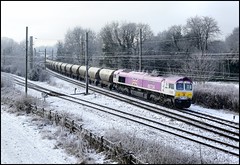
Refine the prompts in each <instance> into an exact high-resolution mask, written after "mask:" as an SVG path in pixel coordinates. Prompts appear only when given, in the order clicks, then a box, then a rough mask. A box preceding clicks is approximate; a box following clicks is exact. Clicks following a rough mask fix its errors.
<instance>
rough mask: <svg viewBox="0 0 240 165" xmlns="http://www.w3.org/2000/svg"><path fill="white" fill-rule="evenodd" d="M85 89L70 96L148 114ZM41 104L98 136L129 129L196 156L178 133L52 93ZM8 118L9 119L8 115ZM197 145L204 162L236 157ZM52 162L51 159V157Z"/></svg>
mask: <svg viewBox="0 0 240 165" xmlns="http://www.w3.org/2000/svg"><path fill="white" fill-rule="evenodd" d="M34 83H36V84H38V85H40V86H43V87H48V88H49V89H53V90H56V89H57V90H58V91H59V92H63V93H66V94H73V93H74V89H75V88H77V93H84V92H85V89H83V88H79V87H77V86H75V85H72V84H69V83H67V82H64V81H62V80H59V79H57V78H52V80H51V81H50V82H49V83H46V82H34ZM14 88H15V89H16V90H20V91H22V92H24V91H25V88H24V87H21V86H19V85H15V86H14ZM89 93H90V94H89V95H87V96H84V95H81V94H79V95H74V96H75V97H79V98H84V99H86V100H90V101H94V102H98V103H101V104H102V105H107V106H113V107H115V108H116V107H118V108H119V109H124V110H128V111H129V112H132V113H134V112H136V113H143V114H144V113H145V114H146V115H149V112H146V111H145V110H143V109H139V108H136V107H134V106H131V105H127V104H126V103H123V102H119V101H116V100H114V99H111V98H108V97H106V96H103V95H100V94H97V93H93V92H92V91H89ZM28 95H31V96H33V97H36V98H38V99H40V100H43V98H42V95H41V93H40V92H37V91H34V90H32V89H28ZM44 107H45V108H47V109H52V110H54V111H58V112H62V113H63V112H64V113H68V115H71V116H74V117H76V118H78V119H80V120H81V121H82V123H83V124H84V125H83V127H84V128H86V129H88V130H91V131H93V132H94V133H96V134H98V135H100V136H101V135H103V136H107V135H106V134H108V133H109V132H111V130H116V131H118V132H119V133H120V132H123V133H124V132H125V133H129V134H134V135H135V136H138V137H139V138H144V139H149V140H154V141H157V142H159V143H164V145H170V146H174V147H175V148H177V149H179V150H181V151H183V152H185V153H187V154H190V155H193V156H196V155H198V154H199V145H198V146H196V144H194V143H192V142H189V141H186V140H183V139H180V138H178V137H174V136H172V135H169V134H166V133H164V132H157V131H155V130H149V128H146V127H144V126H141V125H138V124H135V123H133V122H130V121H127V120H124V119H120V118H118V117H115V116H111V115H109V114H106V113H103V112H98V111H96V110H93V109H89V108H87V107H85V106H80V105H77V104H75V103H69V102H67V101H63V100H61V99H58V98H55V97H48V98H46V103H45V104H44ZM191 108H192V109H194V110H196V109H197V110H200V111H204V112H206V113H209V114H213V115H215V116H219V117H222V118H224V119H228V120H235V121H238V120H239V115H238V114H236V113H234V112H229V111H225V110H213V109H206V108H202V107H200V106H196V105H192V106H191V107H190V109H191ZM3 115H5V116H6V115H9V114H6V113H5V112H4V113H1V116H2V117H3ZM233 115H235V119H233V118H232V116H233ZM12 118H13V116H12ZM15 118H16V119H15V120H17V119H18V118H19V117H15ZM20 118H23V117H20ZM8 119H10V117H9V118H8ZM158 120H166V119H165V118H164V117H160V118H159V117H158ZM25 122H26V121H25ZM6 123H7V121H6ZM9 123H11V122H10V121H9ZM19 123H23V122H21V121H19ZM20 126H21V125H20ZM2 127H3V124H2ZM4 127H5V126H4ZM16 129H18V128H16ZM19 129H22V128H19ZM22 132H23V130H22ZM2 134H3V132H2ZM5 134H7V133H5ZM35 134H36V133H35ZM6 136H11V135H10V134H7V135H6ZM20 140H21V139H20ZM36 141H37V140H36ZM2 142H3V141H2ZM38 142H39V143H42V142H44V141H42V140H40V139H39V141H38ZM3 145H5V144H3V143H2V146H3ZM43 145H44V144H43ZM42 148H43V147H42ZM50 148H51V147H50ZM200 148H201V152H202V155H201V156H202V158H204V160H206V162H213V163H238V162H239V158H237V157H236V156H231V155H227V154H225V153H221V152H217V153H216V151H212V150H211V149H209V148H208V147H204V146H202V147H200ZM2 149H3V148H2V147H1V153H3V152H4V150H7V149H6V148H5V149H4V150H2ZM22 152H23V149H22ZM42 152H43V153H44V151H42ZM51 155H53V156H54V155H58V156H59V155H60V157H62V158H63V160H62V159H59V161H58V162H57V163H66V161H67V162H68V163H72V162H74V161H75V160H74V159H67V160H66V161H65V162H64V156H63V155H61V154H58V153H55V154H54V153H53V154H51ZM2 156H5V157H7V155H6V154H2ZM65 156H66V155H65ZM42 157H44V155H42ZM36 158H37V157H36ZM216 158H217V160H215V159H216ZM46 159H47V158H46ZM2 160H4V159H3V158H2ZM5 160H6V159H5ZM40 160H41V159H36V160H34V162H35V163H41V162H40ZM52 160H55V159H52ZM15 161H17V162H18V161H19V160H15ZM23 162H28V161H26V160H25V161H23ZM5 163H11V162H5ZM53 163H54V161H53ZM199 163H200V162H199Z"/></svg>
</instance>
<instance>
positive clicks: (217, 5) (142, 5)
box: [1, 1, 239, 46]
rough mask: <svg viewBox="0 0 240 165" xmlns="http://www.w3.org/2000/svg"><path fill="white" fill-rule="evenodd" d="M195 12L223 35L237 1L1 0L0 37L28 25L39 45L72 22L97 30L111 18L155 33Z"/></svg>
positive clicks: (22, 32)
mask: <svg viewBox="0 0 240 165" xmlns="http://www.w3.org/2000/svg"><path fill="white" fill-rule="evenodd" d="M195 16H209V17H212V18H214V19H215V20H216V21H217V23H218V26H219V27H220V30H221V32H222V35H221V36H219V37H220V39H225V37H226V36H227V35H229V34H231V32H232V31H233V29H234V28H235V27H239V1H199V2H198V1H192V2H191V1H130V2H129V1H66V2H63V1H59V2H57V1H30V2H29V1H1V37H8V38H12V39H14V40H15V41H17V42H20V41H22V40H25V38H26V26H28V35H29V36H34V37H35V38H37V39H35V40H34V43H35V46H39V45H42V44H44V45H46V44H53V43H56V41H57V40H63V39H64V36H65V34H66V32H67V30H69V29H73V28H74V27H76V26H81V27H82V28H89V29H91V30H93V31H95V32H96V33H98V32H99V31H100V30H101V28H103V27H104V25H106V24H107V23H111V22H113V21H118V22H119V23H121V22H123V21H126V22H134V23H144V24H148V25H150V27H151V29H152V31H153V32H154V34H155V35H157V33H159V32H162V31H163V30H167V29H168V28H169V27H171V26H173V25H185V24H186V22H187V19H188V18H190V17H195Z"/></svg>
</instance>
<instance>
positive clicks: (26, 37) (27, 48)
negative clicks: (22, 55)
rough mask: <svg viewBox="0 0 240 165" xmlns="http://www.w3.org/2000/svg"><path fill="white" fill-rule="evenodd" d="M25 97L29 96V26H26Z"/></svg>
mask: <svg viewBox="0 0 240 165" xmlns="http://www.w3.org/2000/svg"><path fill="white" fill-rule="evenodd" d="M25 74H26V75H25V97H27V77H28V76H27V75H28V27H26V73H25Z"/></svg>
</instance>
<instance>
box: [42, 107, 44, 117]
mask: <svg viewBox="0 0 240 165" xmlns="http://www.w3.org/2000/svg"><path fill="white" fill-rule="evenodd" d="M42 117H44V108H42Z"/></svg>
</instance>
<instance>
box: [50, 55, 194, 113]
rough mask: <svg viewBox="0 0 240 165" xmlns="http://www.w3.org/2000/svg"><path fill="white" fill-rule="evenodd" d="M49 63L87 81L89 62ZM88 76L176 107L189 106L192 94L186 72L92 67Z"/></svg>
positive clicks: (70, 75)
mask: <svg viewBox="0 0 240 165" xmlns="http://www.w3.org/2000/svg"><path fill="white" fill-rule="evenodd" d="M46 67H48V68H49V69H51V70H54V71H56V72H59V73H61V74H64V75H67V76H69V77H72V78H75V79H78V80H83V81H85V76H86V66H80V65H76V64H69V63H64V62H58V61H53V60H46ZM88 80H89V83H90V84H95V85H96V86H98V85H100V86H101V87H107V88H108V89H110V90H112V89H114V90H116V91H118V92H121V93H124V94H128V95H131V94H133V93H134V94H136V93H140V94H141V95H142V96H143V97H144V98H146V99H148V100H151V101H153V102H157V103H161V104H168V105H172V106H174V107H177V108H189V107H190V106H191V102H192V97H193V86H192V83H193V82H192V80H191V79H189V78H188V77H185V76H160V75H158V76H154V75H152V74H149V73H144V72H135V71H130V70H126V69H107V68H98V67H89V68H88Z"/></svg>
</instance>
